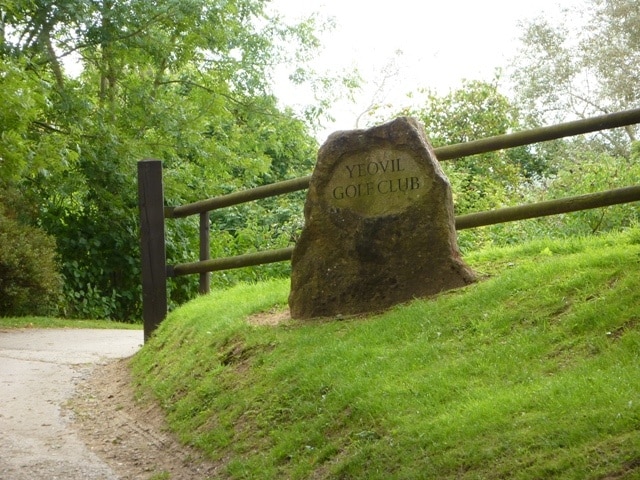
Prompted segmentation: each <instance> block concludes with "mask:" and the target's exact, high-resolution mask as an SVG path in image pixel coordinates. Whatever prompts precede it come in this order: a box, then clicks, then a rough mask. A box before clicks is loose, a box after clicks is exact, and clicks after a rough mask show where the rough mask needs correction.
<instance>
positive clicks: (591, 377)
mask: <svg viewBox="0 0 640 480" xmlns="http://www.w3.org/2000/svg"><path fill="white" fill-rule="evenodd" d="M467 260H468V262H469V263H470V264H471V265H472V266H473V267H474V268H475V269H476V270H477V271H478V272H480V273H482V274H484V275H485V277H486V278H485V279H484V280H483V281H481V282H479V283H477V284H475V285H472V286H470V287H468V288H465V289H463V290H459V291H456V292H449V293H446V294H442V295H440V296H439V297H437V298H435V299H429V300H416V301H414V302H411V303H409V304H407V305H403V306H399V307H396V308H393V309H391V310H390V311H388V312H386V313H384V314H381V315H377V316H374V317H369V318H365V317H358V318H351V319H347V320H342V321H337V320H335V321H321V322H320V321H307V322H296V321H289V322H285V323H283V324H281V325H279V326H275V327H274V326H255V325H251V324H249V323H248V322H247V321H246V318H247V317H248V316H249V315H251V314H253V313H256V312H262V311H269V310H272V309H281V308H284V307H285V305H286V300H287V295H288V289H289V283H288V281H273V282H269V283H262V284H258V285H240V286H237V287H234V288H232V289H230V290H226V291H219V292H215V293H213V294H212V295H210V296H206V297H201V298H199V299H197V300H195V301H193V302H191V303H189V304H187V305H185V306H183V307H182V308H180V309H178V310H176V311H175V312H173V313H172V314H171V315H170V316H169V318H168V319H167V320H166V321H165V322H164V323H163V325H162V326H161V327H160V329H159V331H158V332H157V334H156V335H155V336H154V337H153V338H152V339H151V340H150V341H149V342H148V343H147V344H146V345H145V347H144V348H143V349H142V350H141V351H140V352H139V353H138V354H137V355H136V356H135V357H134V361H133V369H134V374H135V377H136V379H137V380H136V381H137V382H138V385H139V388H140V391H141V392H152V393H153V395H154V396H155V397H156V398H157V399H158V400H159V402H160V403H161V405H162V406H163V407H164V408H165V409H166V412H167V418H168V422H169V424H170V426H171V428H172V429H173V430H174V431H175V432H176V433H177V435H178V436H179V437H180V438H181V440H182V441H184V442H186V443H189V444H192V445H195V446H197V447H199V448H201V449H202V450H204V451H206V452H207V454H208V455H209V456H210V457H211V458H212V459H214V460H216V461H219V462H220V463H221V465H222V466H223V468H224V472H225V475H226V477H228V478H261V479H262V478H278V479H279V478H316V479H322V478H331V479H334V478H340V479H348V478H367V479H421V478H424V479H431V478H434V479H436V478H437V479H454V478H455V479H502V478H504V479H622V478H640V230H638V229H635V230H631V231H629V232H627V233H625V234H617V235H610V236H606V237H596V238H590V239H571V240H565V241H547V242H545V241H540V242H536V243H528V244H524V245H521V246H517V247H512V248H508V249H492V250H487V251H484V252H479V253H477V254H475V255H472V256H470V257H468V258H467Z"/></svg>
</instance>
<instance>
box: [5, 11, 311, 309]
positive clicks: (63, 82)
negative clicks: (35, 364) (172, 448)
mask: <svg viewBox="0 0 640 480" xmlns="http://www.w3.org/2000/svg"><path fill="white" fill-rule="evenodd" d="M266 3H267V2H266V0H231V1H218V0H187V1H184V0H180V1H177V0H160V1H158V2H147V1H143V0H125V1H117V2H116V1H114V0H64V1H63V0H29V1H26V0H14V1H12V2H11V4H10V7H11V8H7V9H6V11H5V13H4V16H3V18H2V20H3V22H4V23H5V24H6V26H7V30H6V31H7V32H10V33H8V34H6V35H5V37H4V38H5V43H6V45H5V46H6V48H5V49H4V50H3V52H2V53H0V62H2V70H0V82H2V85H3V86H7V87H8V88H7V89H6V90H4V89H3V91H2V92H0V96H1V97H2V99H3V100H4V99H5V98H6V99H8V101H10V102H11V101H13V102H14V103H16V104H17V109H16V110H15V111H16V112H17V114H18V116H19V118H18V120H17V121H16V120H14V119H11V118H6V119H3V118H1V117H0V122H3V124H4V125H3V126H5V127H6V130H3V134H2V138H1V139H0V169H5V168H6V169H7V170H11V171H12V172H13V175H14V176H13V179H12V180H11V182H12V185H11V186H12V188H15V189H17V190H19V191H20V193H21V194H22V196H23V198H25V199H26V200H27V201H29V202H30V203H31V205H33V207H34V208H33V210H32V211H33V215H32V216H31V218H30V220H31V222H32V223H34V224H36V225H39V226H41V227H43V228H44V229H45V230H46V231H47V232H49V233H51V234H53V235H54V236H55V237H56V239H57V245H58V252H59V254H60V257H61V262H62V273H63V276H64V280H65V292H66V297H67V305H66V313H67V315H69V316H91V317H106V318H119V319H125V320H132V319H136V318H139V312H140V287H139V283H140V279H139V253H138V240H137V236H138V233H137V198H136V177H135V172H136V161H137V160H140V159H143V158H145V157H155V158H159V159H161V160H163V162H164V169H165V178H166V186H165V193H166V197H167V201H168V202H170V203H172V204H179V203H184V202H189V201H194V200H196V199H200V198H204V197H206V196H212V195H215V194H219V193H226V192H228V191H229V190H231V189H236V188H239V187H247V186H253V185H259V184H261V183H263V182H269V181H275V180H278V179H281V178H286V177H289V176H292V175H296V174H299V173H301V172H304V173H308V170H309V169H310V165H311V160H312V158H313V156H314V155H313V149H314V147H315V141H314V140H313V139H312V138H311V137H310V135H309V134H308V133H307V129H306V127H305V126H304V125H303V124H302V122H301V121H300V120H297V119H296V118H294V116H293V114H292V113H291V112H288V111H281V110H280V109H279V107H278V105H277V99H275V98H274V97H273V96H272V95H271V93H270V72H271V68H272V66H273V65H274V64H277V63H279V62H282V61H284V60H285V59H284V58H283V56H282V54H281V51H280V50H279V49H278V46H279V45H281V44H282V43H283V42H288V43H290V44H298V45H299V48H298V49H297V51H296V52H295V53H296V54H297V55H301V56H302V58H304V53H305V52H306V51H308V50H310V49H313V48H314V47H315V46H316V44H315V43H314V40H315V39H314V37H313V21H311V20H310V21H309V22H303V23H301V24H299V25H294V26H289V25H284V24H282V23H281V22H280V20H279V18H278V17H277V16H274V17H270V16H269V15H267V13H266V11H265V8H264V7H265V5H266ZM72 57H75V58H76V62H77V64H78V65H79V66H80V67H81V68H80V73H79V74H78V75H77V76H70V75H69V74H68V73H67V71H66V70H65V59H68V58H72ZM292 68H296V65H294V66H293V67H292ZM32 94H33V95H32ZM21 95H22V97H21ZM25 99H28V100H29V102H30V103H29V102H27V103H24V102H25V101H26V100H25ZM21 102H22V103H21ZM9 104H11V103H9ZM9 114H13V112H9V113H5V115H9ZM14 147H15V148H14ZM3 178H4V177H3ZM264 217H265V218H267V217H268V215H265V216H264ZM170 229H171V230H170V231H169V232H168V238H169V239H170V241H171V242H173V243H170V245H169V246H168V250H169V252H170V254H171V255H172V256H173V258H171V259H170V260H171V261H173V262H181V261H187V260H188V261H191V260H193V256H191V257H189V258H186V256H187V255H188V254H189V252H190V251H191V249H190V248H188V247H189V246H190V245H192V244H193V243H194V242H195V241H196V238H197V237H196V236H195V235H194V232H193V225H192V224H191V223H190V222H189V221H183V222H181V223H178V222H176V223H175V224H172V226H171V227H170ZM185 282H186V283H189V282H192V280H189V279H187V280H184V281H182V280H181V281H180V282H177V283H176V285H174V293H175V294H176V295H179V296H180V301H182V300H184V299H185V298H186V297H188V296H189V295H192V294H193V293H194V292H195V290H191V289H189V288H188V287H187V286H185V285H184V283H185ZM189 292H191V293H189Z"/></svg>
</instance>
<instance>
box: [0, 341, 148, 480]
mask: <svg viewBox="0 0 640 480" xmlns="http://www.w3.org/2000/svg"><path fill="white" fill-rule="evenodd" d="M142 343H143V334H142V331H139V330H88V329H83V330H76V329H46V330H41V329H25V330H0V452H1V453H0V479H2V480H34V479H35V480H37V479H48V480H49V479H50V480H54V479H65V480H69V479H85V480H90V479H100V480H117V479H118V478H119V477H118V476H117V475H116V474H115V473H114V471H113V470H112V469H111V467H110V466H108V465H107V464H106V463H105V462H104V461H102V460H101V459H100V458H99V457H98V456H97V455H96V454H95V453H93V452H92V451H91V450H89V448H88V447H87V446H86V444H85V443H84V442H83V441H82V440H81V439H80V438H79V437H78V434H77V433H76V432H75V431H74V430H73V429H71V428H69V423H70V419H69V418H68V417H65V416H64V415H63V408H62V407H63V406H64V405H65V403H66V402H68V401H69V399H70V398H71V397H72V396H73V395H74V392H75V388H76V386H77V385H78V384H79V383H80V382H82V381H84V380H86V379H87V378H88V377H89V375H90V374H91V372H92V371H93V370H94V369H95V367H96V366H99V365H103V364H105V363H107V362H108V361H109V360H110V359H116V358H124V357H128V356H131V355H133V354H134V353H135V352H136V351H137V350H138V349H139V348H140V346H141V345H142Z"/></svg>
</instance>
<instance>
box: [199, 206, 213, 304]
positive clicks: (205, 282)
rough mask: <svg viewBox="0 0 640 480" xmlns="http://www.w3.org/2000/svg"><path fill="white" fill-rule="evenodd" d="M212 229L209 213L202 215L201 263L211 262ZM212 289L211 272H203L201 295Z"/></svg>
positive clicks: (201, 276)
mask: <svg viewBox="0 0 640 480" xmlns="http://www.w3.org/2000/svg"><path fill="white" fill-rule="evenodd" d="M210 228H211V220H210V219H209V212H203V213H201V214H200V261H201V262H202V261H204V260H209V256H210V246H209V230H210ZM210 289H211V274H210V273H209V272H203V273H201V274H200V294H201V295H204V294H207V293H209V290H210Z"/></svg>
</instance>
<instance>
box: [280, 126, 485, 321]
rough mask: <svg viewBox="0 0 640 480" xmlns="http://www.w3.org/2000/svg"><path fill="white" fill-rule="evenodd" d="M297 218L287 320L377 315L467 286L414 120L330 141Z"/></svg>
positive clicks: (440, 176) (445, 196) (434, 166)
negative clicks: (301, 225) (301, 219)
mask: <svg viewBox="0 0 640 480" xmlns="http://www.w3.org/2000/svg"><path fill="white" fill-rule="evenodd" d="M304 215H305V227H304V229H303V231H302V234H301V237H300V239H299V241H298V242H297V244H296V246H295V249H294V251H293V257H292V275H291V294H290V296H289V307H290V310H291V316H292V317H293V318H298V319H306V318H316V317H328V316H341V315H352V314H359V313H365V312H375V311H380V310H383V309H386V308H388V307H390V306H392V305H395V304H398V303H402V302H406V301H408V300H411V299H414V298H420V297H426V296H430V295H433V294H436V293H439V292H442V291H445V290H449V289H453V288H458V287H462V286H464V285H467V284H469V283H471V282H473V281H474V280H475V275H474V273H473V272H472V271H471V269H469V267H467V266H466V265H465V263H464V262H463V261H462V259H461V258H460V254H459V250H458V245H457V237H456V231H455V225H454V221H455V220H454V214H453V201H452V196H451V187H450V184H449V181H448V180H447V178H446V176H445V174H444V173H443V171H442V169H441V168H440V164H439V163H438V161H437V159H436V157H435V154H434V152H433V149H432V147H431V145H430V144H429V142H428V140H427V137H426V135H425V133H424V130H423V128H422V126H421V125H420V124H419V123H418V122H417V121H416V120H415V119H412V118H399V119H397V120H394V121H392V122H389V123H387V124H384V125H381V126H378V127H374V128H371V129H369V130H353V131H344V132H336V133H334V134H332V135H331V136H330V137H329V138H328V139H327V141H326V143H325V144H324V145H323V146H322V147H321V148H320V150H319V152H318V161H317V164H316V168H315V170H314V172H313V175H312V177H311V183H310V185H309V191H308V193H307V200H306V203H305V210H304Z"/></svg>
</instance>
